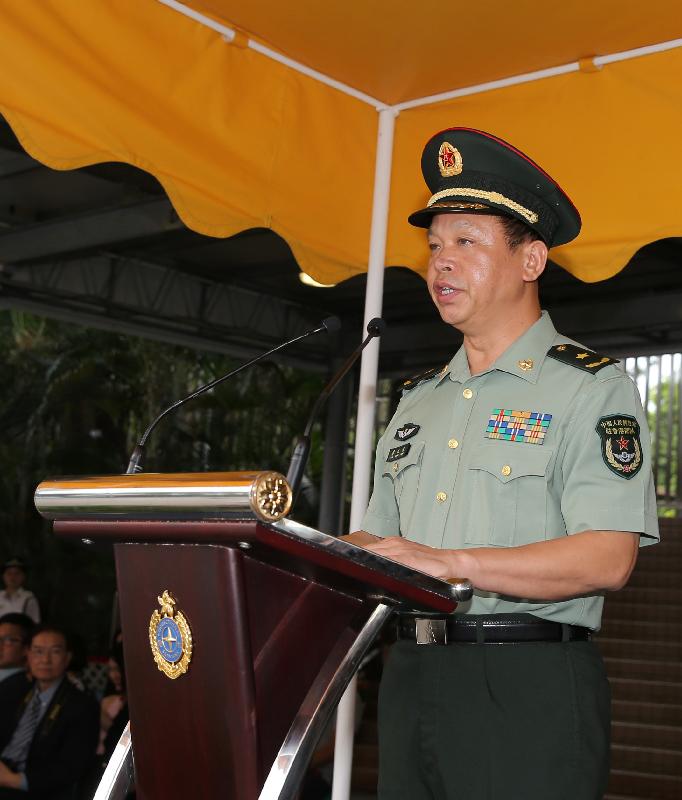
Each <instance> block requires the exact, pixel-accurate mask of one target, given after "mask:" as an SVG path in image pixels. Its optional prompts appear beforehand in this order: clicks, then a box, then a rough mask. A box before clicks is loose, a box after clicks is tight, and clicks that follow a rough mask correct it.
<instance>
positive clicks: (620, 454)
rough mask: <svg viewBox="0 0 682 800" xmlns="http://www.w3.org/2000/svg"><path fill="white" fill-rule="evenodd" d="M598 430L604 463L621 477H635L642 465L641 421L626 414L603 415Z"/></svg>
mask: <svg viewBox="0 0 682 800" xmlns="http://www.w3.org/2000/svg"><path fill="white" fill-rule="evenodd" d="M596 431H597V433H598V434H599V438H600V439H601V455H602V458H603V459H604V463H605V464H606V466H607V467H608V468H609V469H610V470H611V472H615V473H616V475H618V476H620V477H621V478H626V479H627V478H632V477H634V476H635V475H636V474H637V473H638V472H639V470H640V469H641V467H642V444H641V442H640V439H639V422H637V420H636V419H635V418H634V417H631V416H629V415H626V414H614V415H613V416H612V417H601V419H600V420H599V422H598V423H597V427H596Z"/></svg>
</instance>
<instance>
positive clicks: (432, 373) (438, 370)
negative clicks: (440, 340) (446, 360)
mask: <svg viewBox="0 0 682 800" xmlns="http://www.w3.org/2000/svg"><path fill="white" fill-rule="evenodd" d="M447 368H448V365H447V364H444V365H443V366H442V367H433V368H432V369H427V370H426V372H420V373H419V375H415V376H414V377H412V378H407V380H404V381H403V383H402V385H401V387H400V389H401V391H403V392H408V391H409V390H410V389H414V387H415V386H418V385H419V384H420V383H424V381H428V380H430V379H431V378H434V377H436V376H438V377H440V376H441V375H444V374H445V370H446V369H447Z"/></svg>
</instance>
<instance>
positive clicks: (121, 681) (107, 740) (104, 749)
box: [97, 642, 128, 765]
mask: <svg viewBox="0 0 682 800" xmlns="http://www.w3.org/2000/svg"><path fill="white" fill-rule="evenodd" d="M108 670H109V683H110V685H111V688H112V689H113V691H112V692H110V693H109V694H107V695H106V696H105V697H103V698H102V702H101V703H100V744H99V747H98V748H97V752H98V754H99V755H101V756H102V760H103V763H104V764H105V765H106V762H107V761H108V760H109V759H110V758H111V754H112V753H113V752H114V748H115V747H116V744H117V743H118V740H119V739H120V738H121V734H122V733H123V731H124V729H125V726H126V724H127V722H128V701H127V698H126V685H125V668H124V662H123V645H122V644H121V642H116V643H115V644H114V646H113V647H112V649H111V655H110V656H109V665H108Z"/></svg>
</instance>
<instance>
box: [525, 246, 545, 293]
mask: <svg viewBox="0 0 682 800" xmlns="http://www.w3.org/2000/svg"><path fill="white" fill-rule="evenodd" d="M547 254H548V250H547V245H546V244H545V243H544V242H542V241H540V240H539V239H535V241H533V242H527V243H526V245H525V247H524V261H523V266H522V269H521V277H522V278H523V280H524V281H527V282H528V283H531V282H532V281H536V280H537V279H538V278H539V277H540V275H542V273H543V272H544V270H545V267H546V266H547Z"/></svg>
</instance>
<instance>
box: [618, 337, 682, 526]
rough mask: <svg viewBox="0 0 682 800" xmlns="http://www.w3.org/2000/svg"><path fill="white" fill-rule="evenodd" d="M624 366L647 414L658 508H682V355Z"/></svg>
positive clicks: (636, 360) (626, 362) (645, 358)
mask: <svg viewBox="0 0 682 800" xmlns="http://www.w3.org/2000/svg"><path fill="white" fill-rule="evenodd" d="M622 364H623V367H624V369H625V371H626V372H627V374H628V375H629V376H630V377H631V378H632V379H633V381H634V382H635V384H636V385H637V388H638V389H639V393H640V395H641V398H642V405H643V406H644V409H645V411H646V415H647V420H648V423H649V430H650V431H651V444H652V467H653V472H654V483H655V486H656V496H657V498H658V501H659V505H661V506H664V507H667V508H669V509H681V508H682V472H681V471H680V464H682V436H680V430H681V429H682V402H681V401H682V386H681V382H682V353H662V354H660V355H649V356H636V357H630V358H624V359H623V361H622ZM678 513H679V512H678Z"/></svg>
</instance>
